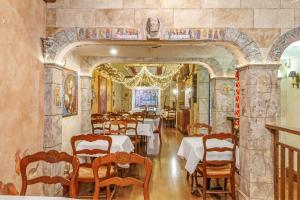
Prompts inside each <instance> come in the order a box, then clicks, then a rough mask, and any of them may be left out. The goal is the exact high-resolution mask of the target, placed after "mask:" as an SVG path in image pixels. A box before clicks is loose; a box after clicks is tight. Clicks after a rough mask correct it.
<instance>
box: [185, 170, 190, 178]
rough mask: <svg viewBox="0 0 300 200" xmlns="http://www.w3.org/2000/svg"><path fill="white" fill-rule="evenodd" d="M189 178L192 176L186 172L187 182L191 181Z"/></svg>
mask: <svg viewBox="0 0 300 200" xmlns="http://www.w3.org/2000/svg"><path fill="white" fill-rule="evenodd" d="M189 178H190V174H189V172H188V171H186V180H189Z"/></svg>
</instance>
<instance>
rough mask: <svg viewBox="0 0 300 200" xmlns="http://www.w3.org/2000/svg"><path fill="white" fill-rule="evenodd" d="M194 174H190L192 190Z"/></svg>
mask: <svg viewBox="0 0 300 200" xmlns="http://www.w3.org/2000/svg"><path fill="white" fill-rule="evenodd" d="M194 174H195V173H192V174H191V179H192V181H191V187H192V188H194Z"/></svg>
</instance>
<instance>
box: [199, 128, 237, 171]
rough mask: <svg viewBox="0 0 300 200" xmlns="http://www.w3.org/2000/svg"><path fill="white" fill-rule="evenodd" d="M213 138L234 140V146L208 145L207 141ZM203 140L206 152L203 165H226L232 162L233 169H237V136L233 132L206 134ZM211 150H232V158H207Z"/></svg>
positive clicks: (221, 151) (223, 151) (222, 151)
mask: <svg viewBox="0 0 300 200" xmlns="http://www.w3.org/2000/svg"><path fill="white" fill-rule="evenodd" d="M211 139H218V140H223V141H228V140H231V141H232V147H224V146H223V147H222V146H219V147H215V146H214V147H208V146H207V141H209V140H211ZM202 141H203V148H204V154H203V167H204V168H206V167H207V166H225V165H228V164H230V165H231V169H233V170H234V169H235V158H236V157H235V151H236V136H235V135H233V134H231V133H217V134H210V135H205V136H203V137H202ZM210 152H220V153H225V152H230V153H231V159H228V160H212V159H207V155H208V154H209V153H210Z"/></svg>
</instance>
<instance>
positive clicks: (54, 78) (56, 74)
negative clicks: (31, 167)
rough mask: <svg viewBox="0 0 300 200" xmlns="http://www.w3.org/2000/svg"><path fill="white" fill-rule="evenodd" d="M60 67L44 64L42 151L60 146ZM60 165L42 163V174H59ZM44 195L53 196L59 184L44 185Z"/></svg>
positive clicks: (60, 170)
mask: <svg viewBox="0 0 300 200" xmlns="http://www.w3.org/2000/svg"><path fill="white" fill-rule="evenodd" d="M62 81H63V77H62V68H61V67H60V66H58V65H55V64H45V96H44V99H45V121H44V122H45V124H44V145H43V147H44V151H49V150H57V151H61V148H62ZM61 173H62V167H61V165H53V164H52V165H51V164H43V174H45V175H48V176H49V175H50V176H55V175H61ZM43 190H44V195H47V196H55V195H56V194H58V193H59V192H60V191H61V186H59V185H56V186H53V185H52V186H50V185H49V186H44V187H43Z"/></svg>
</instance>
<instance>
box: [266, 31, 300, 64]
mask: <svg viewBox="0 0 300 200" xmlns="http://www.w3.org/2000/svg"><path fill="white" fill-rule="evenodd" d="M299 40H300V27H298V28H294V29H292V30H290V31H288V32H286V33H285V34H283V35H281V36H280V37H279V38H278V39H277V40H276V41H275V42H274V44H273V46H272V47H271V50H270V51H269V54H268V57H267V61H268V62H279V61H280V58H281V55H282V54H283V52H284V50H285V49H286V48H287V47H288V46H289V45H290V44H292V43H294V42H296V41H299Z"/></svg>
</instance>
